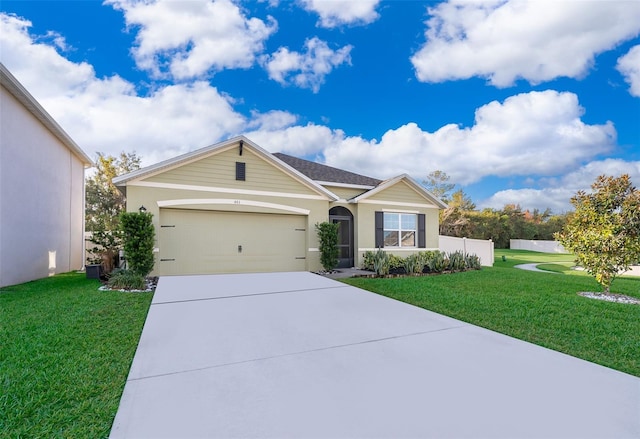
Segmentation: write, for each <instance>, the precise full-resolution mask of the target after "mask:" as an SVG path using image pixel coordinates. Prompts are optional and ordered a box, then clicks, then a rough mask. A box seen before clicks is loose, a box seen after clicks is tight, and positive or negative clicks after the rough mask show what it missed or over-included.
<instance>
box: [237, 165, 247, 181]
mask: <svg viewBox="0 0 640 439" xmlns="http://www.w3.org/2000/svg"><path fill="white" fill-rule="evenodd" d="M246 177H247V164H246V163H244V162H236V180H240V181H245V180H246Z"/></svg>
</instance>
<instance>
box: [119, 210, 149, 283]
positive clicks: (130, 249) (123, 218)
mask: <svg viewBox="0 0 640 439" xmlns="http://www.w3.org/2000/svg"><path fill="white" fill-rule="evenodd" d="M152 218H153V215H152V214H150V213H148V212H140V213H138V212H123V213H121V214H120V228H121V230H122V236H123V241H124V253H125V259H126V261H127V267H128V268H129V269H130V270H131V271H133V272H134V273H137V274H139V275H140V276H142V277H144V276H146V275H147V274H149V273H150V272H151V270H153V264H154V257H153V240H154V234H155V232H154V229H153V222H152Z"/></svg>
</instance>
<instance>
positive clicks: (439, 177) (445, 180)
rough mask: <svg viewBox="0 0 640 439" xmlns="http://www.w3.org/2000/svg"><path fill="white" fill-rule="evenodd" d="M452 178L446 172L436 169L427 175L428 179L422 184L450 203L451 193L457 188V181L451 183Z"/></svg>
mask: <svg viewBox="0 0 640 439" xmlns="http://www.w3.org/2000/svg"><path fill="white" fill-rule="evenodd" d="M450 179H451V177H449V176H448V175H447V173H446V172H444V171H440V170H436V171H433V172H431V173H429V175H427V179H426V180H424V181H423V182H422V185H423V186H424V187H425V188H427V190H428V191H429V192H431V193H432V194H433V195H435V196H436V197H438V198H440V199H441V200H442V201H444V202H445V203H448V202H449V194H450V193H451V191H452V190H454V189H455V188H456V185H455V183H449V180H450Z"/></svg>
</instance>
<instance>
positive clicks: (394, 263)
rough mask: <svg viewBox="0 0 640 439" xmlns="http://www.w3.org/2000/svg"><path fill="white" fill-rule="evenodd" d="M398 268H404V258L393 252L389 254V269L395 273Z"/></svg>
mask: <svg viewBox="0 0 640 439" xmlns="http://www.w3.org/2000/svg"><path fill="white" fill-rule="evenodd" d="M400 270H404V258H402V257H401V256H396V255H394V254H389V271H394V272H396V273H397V272H398V271H400Z"/></svg>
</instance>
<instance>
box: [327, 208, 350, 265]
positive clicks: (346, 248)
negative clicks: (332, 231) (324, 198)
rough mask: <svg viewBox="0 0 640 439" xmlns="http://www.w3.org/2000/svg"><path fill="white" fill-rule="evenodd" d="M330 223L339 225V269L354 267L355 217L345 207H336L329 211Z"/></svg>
mask: <svg viewBox="0 0 640 439" xmlns="http://www.w3.org/2000/svg"><path fill="white" fill-rule="evenodd" d="M329 221H330V222H332V223H334V224H339V226H340V227H339V228H338V268H350V267H353V215H351V212H349V209H347V208H345V207H334V208H332V209H331V210H330V211H329Z"/></svg>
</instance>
